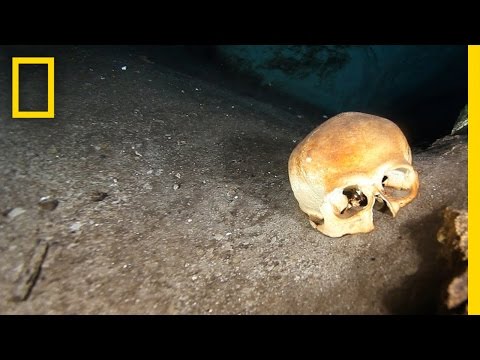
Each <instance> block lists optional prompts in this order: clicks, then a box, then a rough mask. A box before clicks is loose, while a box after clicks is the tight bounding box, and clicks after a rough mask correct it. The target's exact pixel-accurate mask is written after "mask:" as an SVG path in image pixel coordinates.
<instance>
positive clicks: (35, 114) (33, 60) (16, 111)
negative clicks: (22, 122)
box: [12, 57, 55, 119]
mask: <svg viewBox="0 0 480 360" xmlns="http://www.w3.org/2000/svg"><path fill="white" fill-rule="evenodd" d="M24 64H35V65H37V64H46V65H47V68H48V70H47V72H48V90H47V91H48V107H47V111H20V108H19V102H20V101H19V100H20V95H19V68H20V65H24ZM54 73H55V68H54V58H53V57H14V58H12V118H24V119H26V118H28V119H32V118H36V119H39V118H42V119H46V118H50V119H53V118H54V116H55V110H54V104H55V102H54V94H55V91H54Z"/></svg>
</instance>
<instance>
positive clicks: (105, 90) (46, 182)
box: [0, 47, 467, 314]
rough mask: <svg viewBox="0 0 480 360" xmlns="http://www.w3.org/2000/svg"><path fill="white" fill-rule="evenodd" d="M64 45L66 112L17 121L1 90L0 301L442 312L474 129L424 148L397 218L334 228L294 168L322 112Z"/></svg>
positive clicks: (59, 69)
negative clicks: (300, 201)
mask: <svg viewBox="0 0 480 360" xmlns="http://www.w3.org/2000/svg"><path fill="white" fill-rule="evenodd" d="M50 51H51V50H50ZM7 55H8V54H7ZM7 55H5V54H4V55H0V89H2V90H1V91H2V92H4V90H5V89H7V90H10V81H11V77H10V76H11V75H10V66H11V65H10V57H9V56H7ZM54 55H55V61H56V63H55V64H56V65H55V66H56V67H55V71H56V73H55V76H56V102H55V105H56V118H55V120H19V119H15V120H12V119H11V116H10V109H11V107H10V98H9V97H8V96H7V97H5V96H2V97H0V109H1V110H0V213H3V215H0V313H2V314H397V313H400V314H402V313H429V312H434V311H435V309H436V308H435V307H436V304H437V303H438V296H439V285H440V283H441V281H442V277H443V276H444V275H445V274H444V273H443V271H442V263H441V261H439V260H438V258H437V252H438V248H439V245H438V244H437V242H436V238H435V235H436V232H437V230H438V228H439V227H440V223H441V210H442V209H443V208H445V207H446V206H453V207H457V208H466V206H467V140H466V137H460V136H455V137H448V138H445V139H443V140H442V141H440V142H439V143H438V144H437V145H436V146H434V147H432V148H431V149H429V150H427V151H422V152H420V151H414V166H415V168H416V169H417V170H418V172H419V175H420V182H421V187H420V193H419V196H418V198H417V199H416V200H415V201H414V202H412V203H411V204H409V205H408V206H407V207H405V208H403V209H401V210H400V212H399V214H398V215H397V217H396V218H395V219H394V218H392V217H391V216H390V215H389V214H388V213H380V212H376V213H375V217H374V221H375V225H376V229H375V230H374V231H373V232H371V233H369V234H361V235H354V236H345V237H342V238H338V239H333V238H328V237H326V236H324V235H322V234H321V233H319V232H317V231H315V230H313V229H312V228H311V227H310V225H309V223H308V221H307V220H306V217H305V215H304V214H303V213H302V212H301V211H300V210H299V208H298V205H297V203H296V200H295V198H294V197H293V194H292V192H291V190H290V185H289V182H288V173H287V161H288V157H289V155H290V152H291V151H292V149H293V147H294V146H295V144H296V143H297V142H298V141H299V140H301V139H302V138H303V137H304V136H305V135H306V134H307V133H308V132H309V131H310V130H311V129H312V128H313V127H314V126H315V125H314V123H313V122H307V121H305V122H303V123H300V122H299V119H298V118H297V116H295V115H294V114H292V113H289V112H285V111H283V110H281V109H280V108H277V107H275V106H273V105H269V104H266V103H262V102H259V101H257V100H256V99H254V98H251V97H248V96H243V95H242V96H240V95H236V94H235V93H234V92H231V91H229V90H227V89H226V88H223V87H219V86H215V85H214V84H212V83H207V82H205V81H202V80H199V79H197V78H195V77H192V76H190V75H185V74H181V73H178V72H175V71H173V70H171V69H169V68H167V67H164V66H162V65H160V64H156V63H152V62H153V61H152V60H151V59H150V58H149V57H148V56H147V55H145V54H144V53H142V52H141V51H140V50H137V49H135V48H128V47H122V48H118V49H116V50H114V51H113V50H112V49H108V48H101V47H67V48H63V49H55V50H54ZM125 65H126V66H127V70H125V71H123V70H122V69H121V67H122V66H125ZM33 76H35V74H33ZM39 76H40V75H39ZM7 93H8V91H7ZM25 94H26V95H24V96H31V97H35V96H36V95H35V93H33V92H32V93H28V92H27V93H25ZM46 196H49V197H50V198H51V199H56V200H58V206H57V207H56V208H55V209H54V210H50V209H49V208H48V206H46V207H45V206H44V207H42V206H40V205H39V204H38V202H39V199H40V198H42V197H46ZM11 209H16V210H15V211H16V216H13V214H15V213H11ZM19 209H23V210H24V212H23V213H21V210H19ZM19 212H20V213H19ZM40 266H41V271H40V274H39V276H38V279H32V278H31V276H30V278H29V275H31V273H32V272H34V269H35V267H40ZM19 294H20V295H19Z"/></svg>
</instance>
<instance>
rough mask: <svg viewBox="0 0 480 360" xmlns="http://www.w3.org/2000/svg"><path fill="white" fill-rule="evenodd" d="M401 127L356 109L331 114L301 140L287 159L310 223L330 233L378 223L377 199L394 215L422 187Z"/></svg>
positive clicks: (352, 231) (366, 229)
mask: <svg viewBox="0 0 480 360" xmlns="http://www.w3.org/2000/svg"><path fill="white" fill-rule="evenodd" d="M411 164H412V154H411V151H410V147H409V145H408V142H407V139H406V138H405V136H404V135H403V133H402V131H401V130H400V128H399V127H398V126H397V125H395V124H394V123H393V122H391V121H390V120H387V119H384V118H381V117H378V116H374V115H369V114H363V113H358V112H347V113H342V114H339V115H337V116H334V117H332V118H331V119H329V120H327V121H326V122H324V123H323V124H321V125H320V126H318V127H317V128H316V129H314V130H313V131H312V132H311V133H310V134H309V135H307V137H306V138H305V139H304V140H303V141H302V142H300V143H299V144H298V145H297V146H296V147H295V149H294V150H293V152H292V154H291V155H290V159H289V163H288V171H289V178H290V184H291V186H292V190H293V193H294V195H295V198H296V199H297V201H298V203H299V205H300V208H301V210H302V211H303V212H305V213H306V214H308V217H309V220H310V224H311V225H312V226H313V227H314V228H315V229H317V230H319V231H320V232H322V233H324V234H325V235H328V236H331V237H340V236H343V235H345V234H355V233H366V232H370V231H372V230H373V229H374V225H373V207H374V204H375V203H376V202H377V204H380V205H382V206H383V207H384V206H387V207H388V208H389V209H390V212H391V213H392V215H393V216H394V217H395V216H396V214H397V212H398V210H399V209H400V208H401V207H403V206H405V205H406V204H408V203H409V202H411V201H412V200H413V199H414V198H415V197H416V196H417V192H418V174H417V172H416V171H415V170H414V169H413V167H412V165H411Z"/></svg>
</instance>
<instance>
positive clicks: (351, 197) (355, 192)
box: [339, 185, 368, 218]
mask: <svg viewBox="0 0 480 360" xmlns="http://www.w3.org/2000/svg"><path fill="white" fill-rule="evenodd" d="M342 193H343V195H345V196H346V197H347V199H348V204H347V206H346V207H345V208H344V209H343V210H342V211H340V215H339V216H340V217H341V218H349V217H352V216H353V215H355V214H356V213H358V212H359V211H361V210H363V208H365V206H367V205H368V199H367V197H366V196H365V194H364V193H363V192H362V191H361V190H360V189H359V188H358V186H356V185H354V186H349V187H346V188H345V189H343V192H342Z"/></svg>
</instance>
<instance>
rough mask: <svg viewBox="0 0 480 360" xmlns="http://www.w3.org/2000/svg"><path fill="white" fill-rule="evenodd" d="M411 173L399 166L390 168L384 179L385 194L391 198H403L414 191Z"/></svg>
mask: <svg viewBox="0 0 480 360" xmlns="http://www.w3.org/2000/svg"><path fill="white" fill-rule="evenodd" d="M410 177H411V173H410V171H409V170H408V169H405V168H398V169H393V170H390V171H389V172H388V173H387V174H386V175H385V176H384V177H383V179H382V186H383V190H384V193H385V196H386V197H388V198H390V199H403V198H405V197H408V196H409V195H410V193H411V191H412V189H411V188H410V187H411V184H410Z"/></svg>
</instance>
